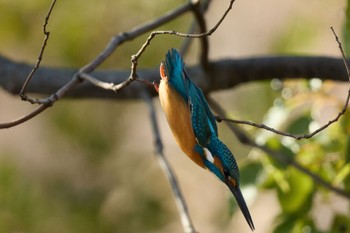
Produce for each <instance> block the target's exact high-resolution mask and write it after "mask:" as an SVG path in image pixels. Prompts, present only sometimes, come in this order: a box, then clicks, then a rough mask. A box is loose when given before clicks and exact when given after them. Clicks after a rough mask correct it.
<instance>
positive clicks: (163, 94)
mask: <svg viewBox="0 0 350 233" xmlns="http://www.w3.org/2000/svg"><path fill="white" fill-rule="evenodd" d="M159 99H160V104H161V106H162V108H163V110H164V112H165V116H166V118H167V121H168V123H169V126H170V129H171V131H172V132H173V135H174V137H175V139H176V142H177V144H178V145H179V146H180V148H181V149H182V151H183V152H184V153H185V154H186V155H187V156H188V157H190V159H192V160H193V161H194V162H195V163H196V164H198V165H199V166H201V167H203V168H205V167H204V164H203V161H202V158H201V156H200V154H199V153H198V152H196V151H195V150H194V148H195V145H196V144H197V140H196V137H195V135H194V132H193V130H192V123H191V115H190V111H189V108H188V106H187V104H186V102H185V101H184V99H183V98H182V97H181V95H180V94H178V93H177V92H176V91H175V90H174V89H173V88H171V87H170V86H169V83H168V80H167V79H162V80H161V82H160V84H159Z"/></svg>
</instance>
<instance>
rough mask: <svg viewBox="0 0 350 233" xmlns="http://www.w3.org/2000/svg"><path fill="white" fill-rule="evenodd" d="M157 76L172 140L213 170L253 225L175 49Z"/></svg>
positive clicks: (232, 168) (228, 156) (224, 150)
mask: <svg viewBox="0 0 350 233" xmlns="http://www.w3.org/2000/svg"><path fill="white" fill-rule="evenodd" d="M160 76H161V80H160V83H159V85H158V84H156V83H154V87H155V89H156V90H157V91H158V93H159V99H160V104H161V106H162V108H163V110H164V113H165V116H166V119H167V121H168V124H169V126H170V129H171V131H172V133H173V135H174V137H175V140H176V142H177V144H178V145H179V147H180V148H181V149H182V151H183V152H184V153H185V154H186V155H187V156H188V157H189V158H190V159H191V160H192V161H193V162H195V163H196V164H197V165H199V166H200V167H202V168H204V169H207V170H209V171H211V172H212V173H214V175H215V176H216V177H217V178H219V180H221V181H222V182H223V183H224V184H226V186H227V187H228V188H229V189H230V191H231V192H232V194H233V195H234V197H235V199H236V201H237V203H238V206H239V207H240V209H241V211H242V213H243V215H244V217H245V219H246V221H247V223H248V225H249V227H250V228H251V230H252V231H253V230H254V229H255V227H254V223H253V220H252V218H251V216H250V213H249V209H248V207H247V205H246V203H245V200H244V197H243V195H242V192H241V190H240V186H239V170H238V166H237V163H236V160H235V158H234V157H233V155H232V153H231V151H230V150H229V149H228V147H227V146H226V145H225V144H224V143H223V142H221V140H220V139H219V137H218V128H217V125H216V120H215V117H214V115H213V113H212V112H211V110H210V108H209V105H208V103H207V101H206V99H205V97H204V95H203V92H202V90H201V89H200V88H199V87H198V86H197V85H196V84H195V83H194V82H193V81H192V80H191V79H190V78H189V76H188V75H187V73H186V70H185V64H184V62H183V59H182V57H181V55H180V53H179V52H178V51H177V50H176V49H174V48H173V49H170V50H169V51H168V52H167V54H166V56H165V61H163V62H162V63H161V65H160Z"/></svg>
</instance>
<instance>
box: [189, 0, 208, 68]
mask: <svg viewBox="0 0 350 233" xmlns="http://www.w3.org/2000/svg"><path fill="white" fill-rule="evenodd" d="M193 2H194V3H193V4H192V6H193V7H192V12H193V14H194V16H195V19H196V22H197V24H196V25H198V27H199V31H200V33H204V32H206V31H207V24H206V21H205V19H204V10H205V9H207V8H203V7H201V5H200V4H199V1H193ZM200 41H201V46H202V48H201V53H202V54H201V56H200V61H201V62H200V63H201V65H202V67H203V69H204V70H208V69H209V55H208V54H209V42H208V37H207V36H203V37H201V40H200Z"/></svg>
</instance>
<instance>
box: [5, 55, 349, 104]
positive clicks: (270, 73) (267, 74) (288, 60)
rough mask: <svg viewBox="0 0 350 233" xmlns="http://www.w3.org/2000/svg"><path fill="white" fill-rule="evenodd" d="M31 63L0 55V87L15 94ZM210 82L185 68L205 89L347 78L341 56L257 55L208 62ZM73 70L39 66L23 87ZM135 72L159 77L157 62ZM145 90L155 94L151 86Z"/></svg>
mask: <svg viewBox="0 0 350 233" xmlns="http://www.w3.org/2000/svg"><path fill="white" fill-rule="evenodd" d="M31 67H32V66H29V65H27V64H23V63H17V62H13V61H10V60H8V59H6V58H4V57H0V86H1V87H2V88H3V89H5V90H7V91H8V92H10V93H13V94H18V93H19V92H20V90H21V88H22V85H23V82H24V81H25V78H26V77H27V75H28V73H29V72H30V70H31ZM211 69H212V72H211V75H212V78H211V80H210V83H208V82H207V81H206V80H204V79H203V78H202V77H205V76H204V74H203V71H202V70H201V68H200V67H199V66H191V67H188V68H187V71H188V73H189V75H190V77H191V78H192V79H193V80H194V81H195V82H196V83H198V84H199V86H200V87H201V88H202V89H203V90H204V91H205V92H211V91H217V90H223V89H228V88H232V87H234V86H236V85H238V84H242V83H246V82H253V81H261V80H268V79H271V78H280V79H287V78H306V79H310V78H315V77H317V78H320V79H322V80H334V81H348V80H347V75H346V70H345V68H344V64H343V62H342V59H340V58H331V57H302V56H296V57H283V56H276V57H259V58H248V59H225V60H218V61H214V62H212V63H211ZM76 72H77V70H75V69H62V68H49V67H42V68H40V69H39V70H38V71H37V73H36V77H35V78H33V79H32V81H31V82H30V84H29V86H28V87H27V92H28V93H36V94H45V95H50V94H52V93H54V92H55V91H57V90H58V89H59V88H60V87H62V86H63V85H65V84H66V83H67V82H69V81H70V80H71V79H72V77H73V75H74V74H75V73H76ZM93 75H94V77H96V78H98V79H100V80H102V81H105V82H113V83H115V84H117V83H121V82H122V81H124V80H125V79H127V78H128V77H129V71H128V70H125V71H116V70H109V71H107V70H106V71H99V72H94V73H93ZM138 75H139V77H140V78H142V79H144V80H148V81H150V82H152V81H155V80H159V74H158V65H157V66H156V68H152V69H144V70H139V71H138ZM148 88H149V92H150V93H151V94H152V95H153V96H154V95H156V93H155V91H154V90H153V88H152V87H148ZM141 89H144V84H142V83H135V82H134V83H132V84H131V85H130V87H129V88H127V89H125V90H123V91H122V92H120V93H118V94H115V93H114V92H111V91H106V90H103V89H100V88H97V87H95V86H93V85H92V84H90V83H88V82H84V83H82V84H81V85H79V86H78V87H77V88H76V89H74V90H73V91H72V92H70V93H68V94H67V97H74V98H108V99H138V98H140V94H139V93H140V90H141Z"/></svg>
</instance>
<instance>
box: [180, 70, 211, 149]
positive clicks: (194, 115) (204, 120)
mask: <svg viewBox="0 0 350 233" xmlns="http://www.w3.org/2000/svg"><path fill="white" fill-rule="evenodd" d="M185 78H186V84H187V90H188V104H189V106H190V111H191V121H192V127H193V130H194V133H195V135H196V137H197V140H198V142H199V143H200V144H201V145H202V146H206V145H207V143H208V140H209V138H210V136H211V135H212V134H214V135H215V136H217V135H218V133H217V132H218V131H217V130H218V129H217V125H216V121H215V117H214V115H213V113H212V112H211V110H210V108H209V105H208V103H207V101H206V100H205V98H204V95H203V92H202V90H201V89H200V88H199V87H197V86H196V84H194V83H193V82H192V81H191V79H190V78H189V77H188V76H187V74H186V73H185Z"/></svg>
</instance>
